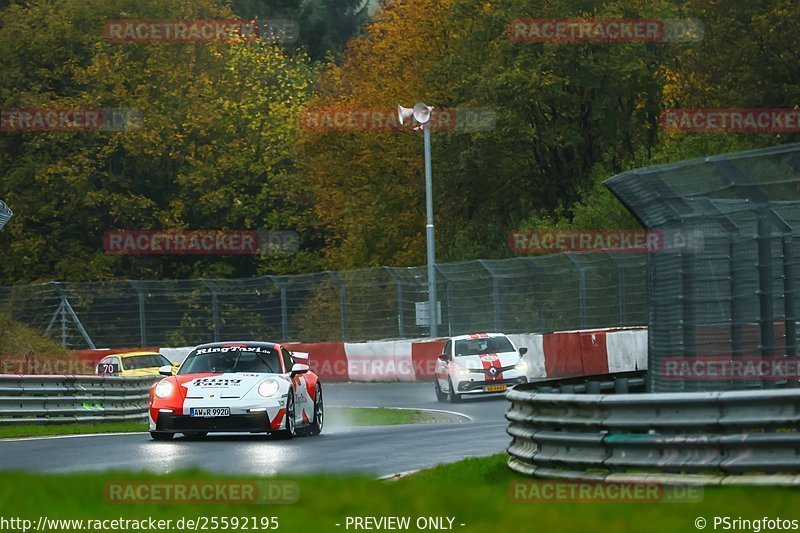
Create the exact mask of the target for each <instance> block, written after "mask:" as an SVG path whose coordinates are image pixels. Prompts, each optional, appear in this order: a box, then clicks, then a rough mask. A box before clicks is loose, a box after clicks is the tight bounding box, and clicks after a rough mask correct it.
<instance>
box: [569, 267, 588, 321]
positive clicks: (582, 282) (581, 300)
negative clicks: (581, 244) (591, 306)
mask: <svg viewBox="0 0 800 533" xmlns="http://www.w3.org/2000/svg"><path fill="white" fill-rule="evenodd" d="M565 255H566V256H567V257H568V258H569V260H570V261H572V264H573V265H575V270H577V271H578V306H579V308H578V313H579V315H580V324H581V329H584V328H586V311H587V309H586V271H585V270H584V268H583V265H582V264H581V262H580V261H578V260H577V259H575V257H573V256H574V255H575V254H573V253H567V254H565Z"/></svg>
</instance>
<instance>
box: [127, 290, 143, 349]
mask: <svg viewBox="0 0 800 533" xmlns="http://www.w3.org/2000/svg"><path fill="white" fill-rule="evenodd" d="M128 283H130V284H131V286H132V287H133V290H135V291H136V294H137V296H138V299H139V345H140V346H142V347H144V346H147V317H146V315H145V309H144V293H143V292H142V291H141V289H139V286H138V284H137V283H136V282H135V281H134V280H130V281H129V282H128Z"/></svg>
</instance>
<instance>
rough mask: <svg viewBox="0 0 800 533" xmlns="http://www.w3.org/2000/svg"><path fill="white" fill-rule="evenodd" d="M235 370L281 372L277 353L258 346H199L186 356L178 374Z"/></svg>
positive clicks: (222, 372)
mask: <svg viewBox="0 0 800 533" xmlns="http://www.w3.org/2000/svg"><path fill="white" fill-rule="evenodd" d="M235 372H258V373H269V374H278V373H280V372H281V363H280V359H279V358H278V353H277V351H275V350H273V349H270V348H263V347H260V346H256V347H226V346H223V347H214V348H200V349H197V350H195V351H193V352H192V353H190V354H189V355H188V357H186V361H185V362H184V363H183V365H182V366H181V368H180V370H179V371H178V374H198V373H212V374H230V373H235Z"/></svg>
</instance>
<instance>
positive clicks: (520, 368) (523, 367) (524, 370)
mask: <svg viewBox="0 0 800 533" xmlns="http://www.w3.org/2000/svg"><path fill="white" fill-rule="evenodd" d="M514 368H515V369H516V370H517V372H519V373H520V374H523V375H526V376H527V375H528V363H527V362H526V361H525V359H522V358H520V360H519V361H518V362H517V364H516V365H514Z"/></svg>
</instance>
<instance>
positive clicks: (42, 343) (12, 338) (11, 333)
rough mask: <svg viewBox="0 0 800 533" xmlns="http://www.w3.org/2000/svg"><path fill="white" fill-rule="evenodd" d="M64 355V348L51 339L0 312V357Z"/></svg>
mask: <svg viewBox="0 0 800 533" xmlns="http://www.w3.org/2000/svg"><path fill="white" fill-rule="evenodd" d="M65 353H67V351H66V350H65V349H64V347H63V346H61V345H60V344H58V343H57V342H55V341H54V340H53V339H50V338H47V337H45V336H43V335H41V334H40V333H38V332H36V331H34V330H33V329H31V328H29V327H26V326H24V325H22V324H20V323H19V322H16V321H14V320H12V319H11V316H10V315H9V314H8V313H3V312H0V356H2V355H13V356H20V355H31V354H36V355H38V354H52V355H59V354H65Z"/></svg>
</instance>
